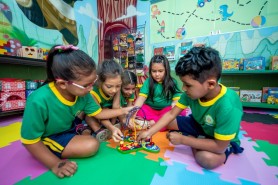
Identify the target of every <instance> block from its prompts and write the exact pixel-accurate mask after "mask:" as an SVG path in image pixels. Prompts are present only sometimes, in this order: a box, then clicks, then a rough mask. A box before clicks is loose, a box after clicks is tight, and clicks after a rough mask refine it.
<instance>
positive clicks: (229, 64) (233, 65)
mask: <svg viewBox="0 0 278 185" xmlns="http://www.w3.org/2000/svg"><path fill="white" fill-rule="evenodd" d="M222 70H223V71H238V70H239V60H238V59H233V58H232V59H223V61H222Z"/></svg>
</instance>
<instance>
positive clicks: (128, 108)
mask: <svg viewBox="0 0 278 185" xmlns="http://www.w3.org/2000/svg"><path fill="white" fill-rule="evenodd" d="M133 108H134V106H130V107H123V108H122V110H123V113H124V115H127V114H128V113H129V112H130V110H131V109H133Z"/></svg>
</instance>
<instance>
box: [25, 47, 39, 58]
mask: <svg viewBox="0 0 278 185" xmlns="http://www.w3.org/2000/svg"><path fill="white" fill-rule="evenodd" d="M22 56H23V57H26V58H36V59H37V58H38V48H37V47H31V46H22Z"/></svg>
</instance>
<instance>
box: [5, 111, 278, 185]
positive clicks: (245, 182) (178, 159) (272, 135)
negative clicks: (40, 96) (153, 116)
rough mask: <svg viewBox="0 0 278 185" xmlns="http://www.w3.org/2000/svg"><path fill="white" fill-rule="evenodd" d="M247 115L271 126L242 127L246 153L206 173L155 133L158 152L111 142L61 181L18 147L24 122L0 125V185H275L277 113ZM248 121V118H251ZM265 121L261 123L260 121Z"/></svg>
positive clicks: (10, 120) (246, 124)
mask: <svg viewBox="0 0 278 185" xmlns="http://www.w3.org/2000/svg"><path fill="white" fill-rule="evenodd" d="M245 114H256V116H260V115H263V116H264V118H265V116H266V115H268V116H271V118H274V119H273V120H274V122H273V123H267V124H265V123H263V121H262V120H260V117H258V119H257V120H259V121H258V122H248V121H245V120H243V121H242V123H241V132H240V139H241V143H242V146H243V147H244V152H243V153H242V154H240V155H231V156H230V157H229V158H228V161H227V162H226V164H225V165H222V166H220V167H218V168H216V169H213V170H206V169H203V168H202V167H200V166H199V165H198V164H196V162H195V160H194V158H193V154H192V151H191V148H190V147H188V146H183V145H176V146H175V145H172V144H171V143H169V141H168V140H167V139H166V132H159V133H157V134H156V135H155V136H154V137H153V141H154V142H155V143H156V145H158V146H159V147H160V152H159V153H150V152H147V151H144V150H141V151H137V152H132V153H129V154H122V153H120V152H118V151H117V150H116V147H117V146H118V144H117V143H114V142H113V141H112V140H109V141H107V142H103V143H101V145H100V149H99V151H98V153H97V155H95V156H93V157H89V158H85V159H71V160H73V161H76V162H77V163H78V170H77V172H76V173H75V174H74V176H72V177H68V178H63V179H59V178H58V177H56V176H55V175H54V174H53V173H52V172H51V171H49V170H48V169H46V168H45V167H44V166H43V165H41V164H40V163H39V162H38V161H36V160H35V159H34V158H33V157H32V156H31V155H30V154H29V153H28V152H27V151H26V149H25V148H24V147H23V146H22V144H21V142H20V126H21V120H22V118H21V117H20V116H17V117H13V118H10V117H9V118H4V119H2V118H1V120H0V154H1V158H0V185H12V184H16V185H42V184H51V185H60V184H67V185H76V184H79V185H83V184H84V185H85V184H86V185H87V184H94V185H96V184H101V185H110V184H113V185H118V184H119V185H125V184H134V185H137V184H138V185H149V184H150V185H164V184H165V185H166V184H167V185H169V184H173V185H176V184H177V185H180V184H186V185H199V184H200V185H204V184H217V185H222V184H223V185H226V184H227V185H234V184H242V185H255V184H256V185H257V184H261V185H277V184H278V155H277V153H278V134H277V132H278V116H277V114H278V113H277V111H276V112H275V111H274V112H252V111H246V112H245ZM251 116H252V115H251ZM264 118H263V119H264Z"/></svg>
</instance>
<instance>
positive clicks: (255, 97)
mask: <svg viewBox="0 0 278 185" xmlns="http://www.w3.org/2000/svg"><path fill="white" fill-rule="evenodd" d="M261 98H262V91H261V90H240V100H241V101H242V102H261Z"/></svg>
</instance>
